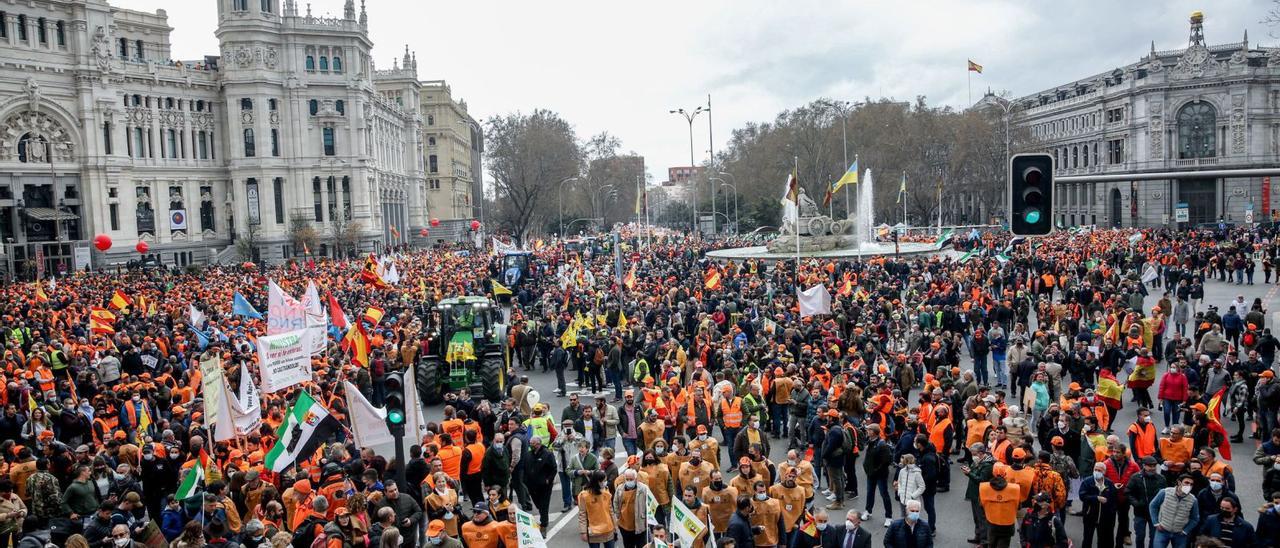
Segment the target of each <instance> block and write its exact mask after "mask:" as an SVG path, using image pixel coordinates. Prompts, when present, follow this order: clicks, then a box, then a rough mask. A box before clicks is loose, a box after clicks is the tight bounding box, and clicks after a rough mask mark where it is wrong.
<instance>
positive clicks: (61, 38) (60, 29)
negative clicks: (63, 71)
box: [54, 21, 67, 46]
mask: <svg viewBox="0 0 1280 548" xmlns="http://www.w3.org/2000/svg"><path fill="white" fill-rule="evenodd" d="M54 29H55V30H54V32H55V33H56V34H57V36H58V45H59V46H65V45H67V24H66V23H64V22H62V21H58V22H57V23H56V24H55V25H54Z"/></svg>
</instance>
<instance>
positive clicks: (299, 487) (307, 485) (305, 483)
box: [293, 479, 311, 495]
mask: <svg viewBox="0 0 1280 548" xmlns="http://www.w3.org/2000/svg"><path fill="white" fill-rule="evenodd" d="M293 490H294V491H297V492H299V493H302V494H304V495H310V494H311V480H308V479H303V480H298V481H297V482H296V483H294V484H293Z"/></svg>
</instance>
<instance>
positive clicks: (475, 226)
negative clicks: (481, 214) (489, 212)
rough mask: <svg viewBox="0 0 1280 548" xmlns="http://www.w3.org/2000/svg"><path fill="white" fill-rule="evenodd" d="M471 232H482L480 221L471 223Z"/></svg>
mask: <svg viewBox="0 0 1280 548" xmlns="http://www.w3.org/2000/svg"><path fill="white" fill-rule="evenodd" d="M471 230H480V221H471Z"/></svg>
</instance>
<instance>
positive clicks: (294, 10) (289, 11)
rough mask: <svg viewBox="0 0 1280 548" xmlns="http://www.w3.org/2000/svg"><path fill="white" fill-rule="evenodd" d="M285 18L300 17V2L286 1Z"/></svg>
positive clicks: (296, 0) (294, 0)
mask: <svg viewBox="0 0 1280 548" xmlns="http://www.w3.org/2000/svg"><path fill="white" fill-rule="evenodd" d="M284 15H285V17H296V16H297V15H298V0H284Z"/></svg>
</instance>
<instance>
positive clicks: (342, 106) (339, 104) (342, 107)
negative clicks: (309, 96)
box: [333, 99, 347, 116]
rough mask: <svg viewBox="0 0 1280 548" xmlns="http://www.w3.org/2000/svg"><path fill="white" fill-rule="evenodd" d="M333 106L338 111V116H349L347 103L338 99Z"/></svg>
mask: <svg viewBox="0 0 1280 548" xmlns="http://www.w3.org/2000/svg"><path fill="white" fill-rule="evenodd" d="M333 106H334V108H336V109H338V114H341V115H343V116H346V114H347V102H346V101H343V100H342V99H338V100H337V101H335V102H334V103H333Z"/></svg>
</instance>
